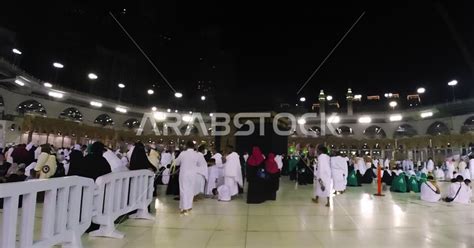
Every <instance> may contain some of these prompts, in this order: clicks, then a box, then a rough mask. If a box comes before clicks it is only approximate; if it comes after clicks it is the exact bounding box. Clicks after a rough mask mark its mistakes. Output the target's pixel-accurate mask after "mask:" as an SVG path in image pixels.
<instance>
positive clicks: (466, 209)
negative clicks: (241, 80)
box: [83, 178, 474, 248]
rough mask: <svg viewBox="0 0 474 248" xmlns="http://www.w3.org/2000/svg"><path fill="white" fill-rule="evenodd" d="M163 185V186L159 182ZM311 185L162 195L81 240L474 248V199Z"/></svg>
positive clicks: (192, 245) (117, 246)
mask: <svg viewBox="0 0 474 248" xmlns="http://www.w3.org/2000/svg"><path fill="white" fill-rule="evenodd" d="M160 191H161V192H163V191H164V187H163V186H162V188H160ZM311 192H312V185H308V186H299V187H298V188H297V189H296V188H295V185H294V183H292V182H289V181H288V179H287V178H282V183H281V188H280V191H279V192H278V197H277V201H274V202H265V203H263V204H259V205H247V204H246V203H245V200H244V197H245V195H244V196H239V197H238V198H236V199H235V200H233V201H231V202H218V201H216V200H212V199H204V200H200V201H198V202H195V204H194V207H193V210H192V213H191V214H190V215H189V216H180V215H179V214H178V202H177V201H175V200H173V197H171V196H164V194H162V195H160V196H159V197H158V199H156V201H155V202H154V204H152V205H153V206H154V207H155V208H154V209H153V214H154V215H156V220H155V221H145V220H127V221H125V222H124V223H122V224H120V225H119V226H118V229H119V230H121V231H123V232H125V233H126V237H125V238H124V239H121V240H119V239H109V238H92V237H89V236H87V235H84V236H83V245H84V247H94V248H95V247H97V248H99V247H100V248H102V247H113V248H121V247H122V248H141V247H143V248H146V247H160V248H164V247H187V248H198V247H219V248H225V247H305V248H307V247H350V248H355V247H374V248H379V247H397V248H400V247H403V248H409V247H453V248H454V247H465V248H468V247H474V205H473V204H469V205H460V204H452V203H443V202H440V203H436V204H431V203H426V202H422V201H420V200H418V198H419V195H418V194H415V193H404V194H402V193H390V192H385V194H386V196H385V197H374V196H372V194H373V193H374V192H375V185H365V186H363V187H358V188H349V189H348V191H347V193H345V194H343V195H337V196H335V197H332V198H331V203H332V206H331V207H330V208H327V207H325V206H324V203H320V204H315V203H313V202H311V200H310V199H311V195H312V193H311Z"/></svg>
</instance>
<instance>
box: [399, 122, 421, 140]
mask: <svg viewBox="0 0 474 248" xmlns="http://www.w3.org/2000/svg"><path fill="white" fill-rule="evenodd" d="M417 134H418V132H417V131H416V129H415V128H414V127H413V126H412V125H410V124H402V125H400V126H398V127H397V129H395V132H394V133H393V137H394V138H402V137H413V136H415V135H417Z"/></svg>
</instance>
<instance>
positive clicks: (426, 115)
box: [420, 111, 433, 118]
mask: <svg viewBox="0 0 474 248" xmlns="http://www.w3.org/2000/svg"><path fill="white" fill-rule="evenodd" d="M431 116H433V112H431V111H427V112H423V113H421V114H420V117H421V118H428V117H431Z"/></svg>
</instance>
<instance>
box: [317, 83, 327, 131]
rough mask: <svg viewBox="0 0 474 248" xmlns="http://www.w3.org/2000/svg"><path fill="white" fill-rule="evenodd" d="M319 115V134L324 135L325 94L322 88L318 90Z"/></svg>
mask: <svg viewBox="0 0 474 248" xmlns="http://www.w3.org/2000/svg"><path fill="white" fill-rule="evenodd" d="M318 100H319V116H320V117H321V136H325V135H326V95H324V90H321V91H320V92H319V97H318Z"/></svg>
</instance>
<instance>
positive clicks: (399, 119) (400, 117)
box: [389, 114, 403, 121]
mask: <svg viewBox="0 0 474 248" xmlns="http://www.w3.org/2000/svg"><path fill="white" fill-rule="evenodd" d="M389 119H390V121H401V120H402V119H403V116H402V115H400V114H395V115H391V116H390V118H389Z"/></svg>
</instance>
